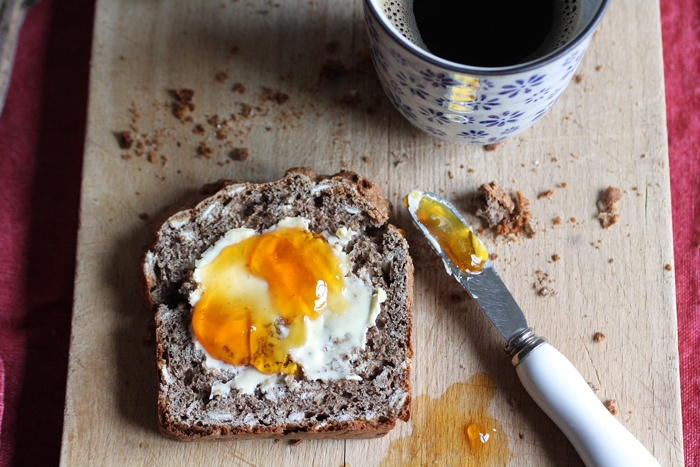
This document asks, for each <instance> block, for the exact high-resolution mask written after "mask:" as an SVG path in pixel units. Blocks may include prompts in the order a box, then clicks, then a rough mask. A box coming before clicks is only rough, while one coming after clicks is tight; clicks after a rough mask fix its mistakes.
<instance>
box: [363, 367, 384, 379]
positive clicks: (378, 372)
mask: <svg viewBox="0 0 700 467" xmlns="http://www.w3.org/2000/svg"><path fill="white" fill-rule="evenodd" d="M383 371H384V370H383V369H382V367H380V366H375V367H374V368H373V369H372V371H371V372H370V374H369V376H368V377H367V379H368V380H370V381H373V380H375V379H377V377H378V376H379V375H381V374H382V372H383Z"/></svg>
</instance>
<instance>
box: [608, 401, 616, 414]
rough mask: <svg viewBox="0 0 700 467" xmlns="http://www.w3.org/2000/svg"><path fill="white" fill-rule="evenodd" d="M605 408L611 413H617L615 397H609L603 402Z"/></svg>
mask: <svg viewBox="0 0 700 467" xmlns="http://www.w3.org/2000/svg"><path fill="white" fill-rule="evenodd" d="M605 408H606V409H608V412H610V413H611V414H613V415H617V401H616V400H615V399H610V400H607V401H606V402H605Z"/></svg>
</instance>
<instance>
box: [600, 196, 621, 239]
mask: <svg viewBox="0 0 700 467" xmlns="http://www.w3.org/2000/svg"><path fill="white" fill-rule="evenodd" d="M621 199H622V191H620V189H619V188H616V187H614V186H609V187H607V188H606V189H605V191H604V192H603V196H602V198H601V199H600V200H599V201H598V203H597V204H598V211H599V212H600V213H599V214H598V219H600V221H601V224H602V226H603V228H604V229H607V228H609V227H610V226H612V225H613V224H615V223H617V222H618V221H619V220H620V214H619V213H618V210H617V202H618V201H620V200H621Z"/></svg>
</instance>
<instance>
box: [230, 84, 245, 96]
mask: <svg viewBox="0 0 700 467" xmlns="http://www.w3.org/2000/svg"><path fill="white" fill-rule="evenodd" d="M231 90H232V91H233V92H236V93H238V94H243V93H244V92H245V86H243V83H236V84H234V85H233V88H232V89H231Z"/></svg>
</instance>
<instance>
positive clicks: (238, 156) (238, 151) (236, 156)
mask: <svg viewBox="0 0 700 467" xmlns="http://www.w3.org/2000/svg"><path fill="white" fill-rule="evenodd" d="M229 157H231V159H233V160H234V161H240V162H243V161H245V160H247V159H248V157H250V151H249V150H248V148H234V150H233V151H231V154H230V156H229Z"/></svg>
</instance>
